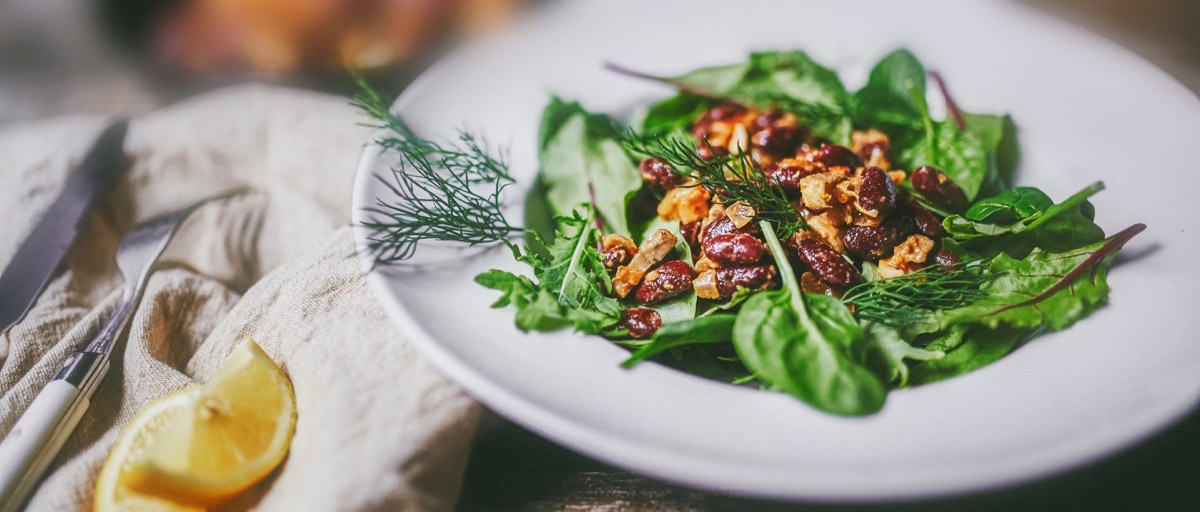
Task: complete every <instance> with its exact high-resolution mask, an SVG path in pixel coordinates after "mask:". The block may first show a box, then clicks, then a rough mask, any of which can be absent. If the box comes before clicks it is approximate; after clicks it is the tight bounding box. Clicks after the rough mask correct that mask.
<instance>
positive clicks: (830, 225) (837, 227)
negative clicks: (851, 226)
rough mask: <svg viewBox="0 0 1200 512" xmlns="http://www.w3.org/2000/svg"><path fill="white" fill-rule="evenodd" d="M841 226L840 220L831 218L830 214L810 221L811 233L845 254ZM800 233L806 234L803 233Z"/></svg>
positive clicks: (813, 217) (821, 215)
mask: <svg viewBox="0 0 1200 512" xmlns="http://www.w3.org/2000/svg"><path fill="white" fill-rule="evenodd" d="M841 225H842V223H841V221H840V219H835V218H833V217H832V216H830V212H825V213H822V214H820V215H813V216H812V217H809V219H808V229H809V231H810V232H812V233H815V234H816V235H817V236H818V237H820V238H821V240H824V241H825V243H827V244H829V246H830V247H832V248H833V250H835V251H837V252H845V251H844V249H843V246H842V230H841ZM800 233H805V232H804V231H801V232H800Z"/></svg>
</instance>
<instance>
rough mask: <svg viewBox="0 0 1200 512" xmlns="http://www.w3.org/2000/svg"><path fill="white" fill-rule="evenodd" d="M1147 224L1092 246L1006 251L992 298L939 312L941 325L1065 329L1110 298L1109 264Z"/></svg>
mask: <svg viewBox="0 0 1200 512" xmlns="http://www.w3.org/2000/svg"><path fill="white" fill-rule="evenodd" d="M1145 228H1146V226H1145V225H1144V224H1136V225H1133V226H1130V227H1129V228H1126V229H1125V230H1123V231H1121V232H1120V233H1117V234H1116V235H1113V236H1112V237H1110V238H1108V239H1105V240H1102V241H1100V242H1096V243H1094V244H1092V245H1089V246H1087V247H1082V248H1079V249H1074V250H1071V251H1067V252H1060V253H1051V252H1047V251H1045V250H1042V249H1034V250H1033V252H1031V253H1029V255H1028V256H1026V257H1025V258H1024V259H1016V258H1013V257H1011V256H1009V255H1007V254H1004V253H1001V254H998V255H997V256H995V257H994V258H992V259H991V261H990V262H989V263H988V270H987V271H986V272H987V274H988V276H989V280H988V281H987V282H985V283H984V285H983V287H982V290H983V291H984V292H985V293H986V294H987V298H986V299H983V300H980V301H978V302H976V303H973V304H970V305H967V306H962V307H959V308H954V309H948V310H942V311H938V312H937V313H936V314H935V315H934V319H935V320H934V321H935V323H936V324H937V325H938V326H939V327H948V326H951V325H955V324H975V323H978V324H982V325H985V326H987V327H990V328H998V327H1001V326H1009V327H1014V328H1037V327H1040V326H1043V325H1044V326H1046V327H1049V328H1050V329H1053V330H1061V329H1065V328H1067V327H1069V326H1070V325H1071V324H1074V323H1075V322H1076V321H1078V320H1079V319H1081V318H1083V317H1085V316H1087V315H1088V314H1089V313H1091V312H1092V311H1093V310H1095V309H1096V308H1098V307H1099V306H1100V305H1101V304H1103V303H1104V301H1105V300H1106V299H1107V298H1108V282H1107V280H1106V277H1107V276H1108V265H1109V263H1110V262H1111V261H1112V258H1113V257H1114V256H1115V255H1116V253H1117V251H1118V250H1119V249H1120V248H1121V247H1122V246H1123V245H1124V244H1125V243H1126V242H1128V241H1129V240H1130V239H1131V238H1133V237H1134V236H1136V235H1137V234H1138V233H1140V232H1142V230H1144V229H1145Z"/></svg>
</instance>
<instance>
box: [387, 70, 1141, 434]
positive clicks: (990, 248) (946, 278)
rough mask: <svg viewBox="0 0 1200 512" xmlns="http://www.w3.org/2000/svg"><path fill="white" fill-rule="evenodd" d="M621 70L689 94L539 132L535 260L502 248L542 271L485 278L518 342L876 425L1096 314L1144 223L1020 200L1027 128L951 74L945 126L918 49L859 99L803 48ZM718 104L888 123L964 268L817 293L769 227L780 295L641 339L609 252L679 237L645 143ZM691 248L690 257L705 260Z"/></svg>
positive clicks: (670, 324)
mask: <svg viewBox="0 0 1200 512" xmlns="http://www.w3.org/2000/svg"><path fill="white" fill-rule="evenodd" d="M610 67H611V68H612V69H614V70H616V71H618V72H621V73H625V74H629V75H633V76H636V77H640V78H649V79H653V80H657V81H660V82H664V83H669V84H671V85H673V86H675V87H676V89H677V91H678V92H677V94H675V95H674V96H672V97H670V98H668V99H665V100H663V101H660V102H658V103H655V104H653V105H650V106H649V107H648V108H647V109H646V110H645V112H644V113H643V115H641V116H640V120H638V121H637V122H635V123H634V129H632V130H631V129H629V128H626V127H624V126H622V125H621V123H619V122H617V121H616V120H614V119H612V118H611V117H609V116H606V115H604V114H599V113H593V112H588V111H587V110H585V109H584V108H583V107H582V106H580V105H579V104H578V103H572V102H566V101H563V100H561V99H559V98H552V99H551V100H550V103H549V105H547V107H546V109H545V111H544V113H543V116H542V123H541V127H540V133H539V136H538V144H539V146H538V150H539V154H540V158H541V160H540V161H541V169H540V173H539V177H538V182H537V183H536V184H534V187H533V189H532V193H531V194H530V196H529V197H528V198H527V205H526V206H527V208H526V218H525V229H526V230H527V233H528V234H527V236H526V239H525V241H524V243H523V244H522V246H521V247H518V246H517V245H516V244H514V243H512V242H510V241H508V240H507V239H506V237H505V236H503V233H507V232H508V230H510V229H509V228H508V225H507V223H505V224H504V225H503V226H501V227H504V228H505V229H504V230H500V231H501V232H503V233H501V234H499V235H496V236H494V237H493V240H498V241H503V242H504V243H505V244H507V245H509V247H510V248H511V250H512V252H513V255H514V257H515V258H516V259H517V260H519V261H521V262H524V263H526V264H528V265H529V267H530V270H531V276H526V275H519V274H515V273H510V272H506V271H502V270H490V271H487V272H485V273H483V274H480V275H479V276H477V277H476V281H477V282H478V283H479V284H481V285H483V286H485V287H488V288H491V289H494V290H497V291H499V292H500V294H501V295H500V298H499V299H498V300H497V301H496V302H495V304H494V306H495V307H506V306H513V307H515V308H516V310H517V315H516V323H517V326H518V327H519V328H520V329H522V330H526V331H550V330H558V329H564V328H572V329H574V330H576V331H579V332H582V333H587V334H597V335H603V336H605V337H608V338H610V339H612V340H613V341H614V342H617V343H620V344H622V345H624V346H627V347H629V348H631V349H632V351H633V352H632V354H631V356H630V358H629V360H628V361H626V363H625V365H626V366H633V365H635V364H637V363H639V362H641V361H644V360H646V359H648V358H657V360H658V361H660V362H663V363H665V364H670V365H673V366H676V367H678V368H680V369H683V370H685V371H689V372H692V373H696V374H699V375H704V376H708V377H713V378H721V379H728V380H732V381H734V382H735V383H746V382H753V381H756V382H757V383H758V384H759V385H761V386H762V387H763V388H764V389H769V390H773V391H778V392H782V393H787V394H789V395H792V396H794V397H796V398H799V399H800V400H803V401H804V402H806V403H808V404H810V405H812V406H813V407H816V408H818V409H820V410H823V411H827V412H830V413H834V414H839V415H866V414H871V413H873V412H875V411H878V410H879V409H880V408H881V407H882V406H883V404H884V402H885V399H886V396H887V391H888V389H890V388H896V387H905V386H912V385H918V384H924V383H929V382H934V381H937V380H941V379H945V378H948V377H952V376H955V375H960V374H962V373H965V372H969V371H971V370H974V369H977V368H980V367H982V366H984V365H987V364H989V363H991V362H993V361H995V360H997V359H999V358H1000V357H1003V356H1004V355H1006V354H1008V353H1009V352H1011V351H1012V350H1014V349H1015V348H1016V347H1018V346H1019V345H1020V344H1021V343H1023V342H1024V341H1026V340H1028V339H1029V338H1030V337H1031V336H1033V335H1034V334H1036V333H1038V332H1042V331H1046V330H1060V329H1065V328H1067V327H1069V326H1071V325H1072V324H1074V323H1075V322H1077V321H1079V320H1080V319H1082V318H1083V317H1085V316H1086V315H1088V314H1089V313H1091V312H1092V311H1094V310H1095V309H1097V308H1098V307H1100V306H1101V305H1102V304H1103V303H1104V302H1105V301H1106V299H1107V296H1108V291H1109V289H1108V285H1107V282H1106V277H1107V272H1108V267H1109V265H1110V263H1111V261H1112V259H1113V256H1114V255H1115V254H1116V252H1117V251H1118V250H1119V249H1120V248H1121V247H1122V246H1123V245H1124V244H1125V243H1126V242H1128V241H1129V240H1130V239H1131V238H1132V237H1133V236H1135V235H1136V234H1138V233H1139V232H1141V231H1142V230H1143V229H1144V228H1145V226H1144V225H1141V224H1138V225H1134V226H1131V227H1129V228H1127V229H1125V230H1123V231H1120V232H1118V233H1117V234H1115V235H1112V236H1108V237H1106V236H1105V234H1104V232H1103V230H1101V229H1100V228H1099V227H1098V226H1097V225H1096V224H1095V223H1094V222H1093V218H1094V213H1095V212H1094V209H1093V207H1092V205H1091V203H1090V202H1088V198H1089V197H1091V196H1092V195H1094V194H1095V193H1097V192H1099V191H1100V190H1102V189H1103V185H1102V184H1100V183H1096V184H1093V185H1090V186H1088V187H1086V188H1084V189H1083V190H1081V191H1080V192H1078V193H1077V194H1074V195H1072V196H1070V197H1068V198H1067V199H1065V200H1063V201H1062V202H1059V203H1055V202H1054V201H1053V200H1052V199H1051V198H1050V197H1049V196H1048V195H1046V194H1045V193H1043V192H1042V191H1040V190H1038V189H1036V188H1032V187H1013V186H1012V183H1011V182H1012V172H1013V169H1014V168H1015V166H1016V162H1017V152H1018V148H1017V145H1016V138H1015V127H1014V124H1013V122H1012V120H1011V119H1009V118H1008V117H1007V116H1001V115H992V114H981V113H971V112H964V111H961V110H959V109H958V107H957V106H956V105H955V104H954V103H953V100H951V99H950V98H949V96H948V94H946V91H945V84H944V83H942V82H941V79H940V77H937V75H933V76H934V78H935V81H936V82H937V83H938V84H939V85H940V86H941V89H942V92H943V95H944V96H945V97H946V100H947V111H948V116H947V118H946V119H943V120H935V119H933V118H931V115H930V108H929V106H928V104H927V103H926V96H927V80H926V77H927V76H929V74H928V73H927V72H926V70H925V68H924V67H923V66H922V65H921V63H920V62H919V61H918V60H917V59H916V58H915V57H914V56H913V55H912V54H911V53H909V52H908V51H905V50H898V51H896V52H893V53H891V54H890V55H888V56H886V57H884V58H883V59H882V60H881V61H880V62H879V63H878V64H877V65H876V66H875V67H874V69H873V70H872V71H871V73H870V77H869V79H868V81H867V83H866V85H865V86H863V87H862V88H861V89H859V90H857V91H853V92H851V91H849V90H847V89H846V87H845V86H844V85H843V83H842V81H841V79H840V78H839V77H838V75H837V74H836V73H835V72H834V71H832V70H830V69H828V68H826V67H823V66H821V65H820V64H818V63H816V62H814V61H813V60H812V59H810V58H809V57H808V56H807V55H806V54H804V53H803V52H799V51H790V52H768V53H755V54H752V55H751V56H750V58H749V59H748V60H747V61H746V62H743V63H739V64H733V65H728V66H718V67H710V68H703V69H698V70H695V71H693V72H691V73H687V74H685V75H682V76H677V77H653V76H649V75H644V74H640V73H636V72H632V71H629V70H625V69H623V68H619V67H616V66H610ZM721 101H736V102H738V103H742V104H746V105H752V106H755V107H759V108H768V107H775V108H781V109H783V110H785V111H788V112H791V113H794V114H796V115H797V116H798V117H799V118H800V119H801V122H802V123H803V124H804V125H806V126H807V127H808V128H809V129H811V130H812V131H813V133H814V134H816V135H817V136H819V137H820V138H821V139H822V140H825V141H828V142H830V143H834V144H841V145H846V144H848V143H849V139H850V136H851V133H852V131H854V130H865V129H875V130H879V131H882V132H883V133H885V134H887V136H888V138H889V139H890V141H891V150H892V154H893V163H894V166H895V168H898V169H908V170H912V169H916V168H918V167H920V166H925V165H928V166H934V167H937V168H939V169H941V170H942V171H944V172H945V173H946V174H947V175H948V176H949V177H950V178H951V179H952V180H953V181H954V182H955V183H957V184H958V185H959V186H960V187H961V188H962V189H963V191H964V192H965V193H966V195H967V197H968V199H969V200H970V202H971V205H970V207H969V208H967V209H966V210H965V211H964V212H963V213H961V214H950V212H945V211H940V210H937V208H936V207H934V206H933V205H932V204H926V206H927V207H929V208H930V209H932V210H935V211H938V213H940V214H942V215H943V216H945V220H944V224H943V225H944V228H945V229H946V231H947V236H946V237H945V238H944V239H943V241H942V243H943V246H944V247H945V248H947V249H949V250H951V251H953V252H954V253H955V254H956V255H958V256H959V257H960V258H961V259H962V260H963V263H960V264H957V265H953V266H949V267H942V268H935V267H930V268H928V269H926V270H922V271H918V272H916V273H913V274H908V275H905V276H901V277H896V278H890V279H882V278H879V277H878V276H877V275H873V274H872V273H871V272H870V269H869V268H866V269H864V278H865V281H864V282H863V283H861V284H859V285H857V286H855V287H854V288H851V289H850V290H849V291H847V292H846V293H845V294H844V296H843V297H842V298H835V297H832V296H828V295H818V294H806V293H804V292H803V291H802V290H801V289H800V284H799V281H798V280H797V276H796V273H795V271H793V269H792V267H791V264H790V263H789V259H788V256H787V253H786V252H785V249H784V247H783V245H782V244H781V243H780V240H779V236H778V234H779V233H780V232H781V231H783V232H786V231H787V230H789V229H795V226H783V225H780V224H779V223H778V221H773V220H772V219H771V218H769V217H763V218H760V219H759V220H758V222H759V223H760V227H761V230H762V232H763V236H764V238H765V239H766V242H767V247H768V249H769V252H770V255H771V257H772V259H773V261H774V264H775V266H776V268H777V269H778V271H779V272H778V274H779V281H780V286H779V287H778V288H777V289H774V290H764V291H754V292H752V291H749V290H744V289H743V290H740V291H739V292H738V293H736V294H734V296H733V297H732V298H731V299H729V300H728V301H725V302H714V301H705V300H698V299H697V297H696V294H695V293H694V292H691V291H689V292H688V293H685V294H683V295H680V296H678V297H675V298H673V299H670V300H668V301H667V302H665V303H661V304H658V305H656V306H654V309H655V310H656V311H657V312H658V313H659V315H660V316H661V318H662V323H663V325H662V327H661V328H660V329H658V330H657V331H656V332H655V333H654V335H653V336H652V337H650V338H649V339H645V340H634V339H631V338H630V336H628V333H627V332H626V331H625V329H624V328H623V327H622V325H621V316H622V311H623V310H625V309H627V308H631V307H636V305H635V304H633V303H632V301H631V300H621V299H617V298H615V297H614V294H613V293H612V284H611V281H610V277H609V275H608V272H607V271H606V269H605V267H604V264H603V254H602V253H601V251H600V250H599V249H598V247H599V245H600V240H601V238H602V236H603V235H606V234H614V233H615V234H621V235H626V236H630V237H632V238H633V239H634V240H635V241H640V240H641V239H643V238H645V237H647V236H648V235H649V234H650V233H653V232H654V231H656V230H658V229H667V230H669V231H672V232H673V233H675V234H677V235H678V234H679V232H680V225H679V222H678V221H670V222H668V221H663V220H661V219H659V218H658V217H657V216H656V215H655V213H654V204H655V202H656V198H655V196H654V192H653V191H652V190H651V189H650V188H649V187H647V186H643V184H642V180H641V178H640V176H639V174H638V169H637V162H638V161H639V160H640V159H641V158H644V157H646V156H656V155H653V154H650V153H648V151H651V150H650V149H648V148H653V147H660V148H662V147H669V145H670V144H678V143H679V141H685V140H690V139H688V137H689V135H688V133H689V129H690V127H691V124H692V123H693V122H694V121H695V120H696V119H697V118H699V117H700V116H701V115H703V114H704V113H705V112H706V111H708V109H710V108H711V107H713V106H714V105H716V104H717V103H718V102H721ZM385 112H386V109H385ZM380 115H385V114H380ZM393 122H399V120H398V119H395V120H393ZM408 136H411V134H408ZM648 140H650V141H656V142H657V143H658V145H657V146H655V145H653V144H646V141H648ZM692 143H693V144H694V141H692ZM401 153H402V155H403V156H405V157H406V158H407V157H408V156H409V155H408V154H407V153H404V152H403V151H401ZM451 163H453V162H451ZM697 165H702V164H697ZM447 173H448V174H449V175H451V176H453V175H455V174H456V172H455V170H454V169H453V168H451V169H449V170H448V171H447ZM718 176H720V173H718ZM503 178H507V174H502V178H497V179H494V180H492V181H490V182H489V181H487V180H483V184H484V186H491V185H495V183H497V182H498V181H497V180H501V179H503ZM905 183H907V182H905ZM706 185H707V183H706ZM489 190H490V189H489ZM910 192H911V191H910ZM914 196H915V197H916V198H917V199H918V200H922V198H921V197H920V195H919V194H917V193H915V192H914ZM922 202H923V203H925V202H924V201H923V200H922ZM382 224H383V225H386V222H384V223H382ZM678 238H679V239H680V242H679V244H678V245H677V246H676V248H675V249H674V251H675V256H676V258H677V259H681V260H683V261H686V262H688V263H692V258H693V255H692V254H691V251H690V249H689V247H688V245H687V243H685V242H683V241H682V240H683V237H682V236H680V237H678ZM451 239H452V238H451ZM471 241H472V243H475V240H474V239H472V240H471Z"/></svg>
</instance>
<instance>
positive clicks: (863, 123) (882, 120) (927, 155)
mask: <svg viewBox="0 0 1200 512" xmlns="http://www.w3.org/2000/svg"><path fill="white" fill-rule="evenodd" d="M925 75H926V73H925V68H924V66H922V65H921V63H920V61H918V60H917V58H916V57H915V56H913V54H912V53H911V52H909V51H908V50H903V49H901V50H897V51H895V52H892V53H891V54H889V55H887V56H886V57H884V58H883V59H882V60H880V61H879V63H878V64H876V65H875V67H874V68H873V69H872V70H871V75H870V78H869V79H868V80H867V84H866V85H865V86H864V87H863V88H862V89H860V90H859V91H858V92H856V93H855V94H854V96H853V98H852V102H851V103H852V105H853V106H854V109H853V111H854V124H855V126H857V127H860V128H864V129H865V128H875V129H879V130H882V131H883V132H884V133H887V134H888V137H889V139H890V142H891V146H892V149H893V154H894V155H895V163H896V165H897V167H899V168H903V169H909V170H912V169H916V168H917V167H920V166H923V165H929V166H933V167H936V168H938V169H940V170H941V171H942V172H945V173H946V175H947V176H949V177H950V179H951V180H953V181H954V182H955V183H956V184H958V186H959V187H962V189H963V191H964V192H966V194H967V198H968V199H974V198H975V197H977V196H978V195H979V194H980V193H982V192H987V193H989V194H991V193H996V192H999V191H1001V190H1005V189H1007V188H1009V186H1010V183H1011V180H1012V176H1011V175H1012V172H1013V170H1014V169H1015V166H1016V158H1017V153H1018V148H1017V147H1016V138H1015V133H1016V127H1015V126H1014V125H1013V123H1012V120H1011V119H1009V118H1008V117H1007V116H995V115H989V114H974V113H969V112H963V113H962V114H963V120H964V122H965V126H964V127H962V128H960V127H959V126H957V125H956V124H955V123H954V121H953V120H951V119H945V120H942V121H936V120H934V119H932V118H930V116H929V106H928V104H927V103H926V100H925V95H926V91H927V83H926V79H925Z"/></svg>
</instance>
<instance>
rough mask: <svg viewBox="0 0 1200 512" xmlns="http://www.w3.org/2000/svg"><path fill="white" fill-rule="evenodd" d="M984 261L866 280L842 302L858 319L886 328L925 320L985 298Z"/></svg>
mask: <svg viewBox="0 0 1200 512" xmlns="http://www.w3.org/2000/svg"><path fill="white" fill-rule="evenodd" d="M986 267H987V260H986V259H981V260H971V261H966V262H962V263H958V264H955V265H951V266H943V267H931V268H928V269H925V270H920V271H917V272H913V273H911V274H905V275H903V276H898V277H892V278H887V279H878V280H874V281H867V282H864V283H861V284H858V285H855V286H854V287H852V288H850V289H849V290H847V291H846V293H845V296H844V298H843V299H842V300H843V302H845V303H846V305H847V306H851V307H852V308H853V311H854V315H855V316H856V317H858V318H860V319H863V320H867V321H872V322H877V323H880V324H884V325H890V326H904V325H909V324H913V323H917V322H920V321H923V320H926V319H927V318H928V317H929V315H932V314H933V313H934V312H935V311H938V310H944V309H953V308H957V307H961V306H965V305H967V304H971V303H973V302H976V301H979V300H980V299H983V298H985V297H986V296H987V293H986V292H984V291H983V290H982V289H981V287H982V286H983V284H984V282H985V281H987V280H988V279H989V276H985V275H984V272H983V271H984V269H985V268H986Z"/></svg>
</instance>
